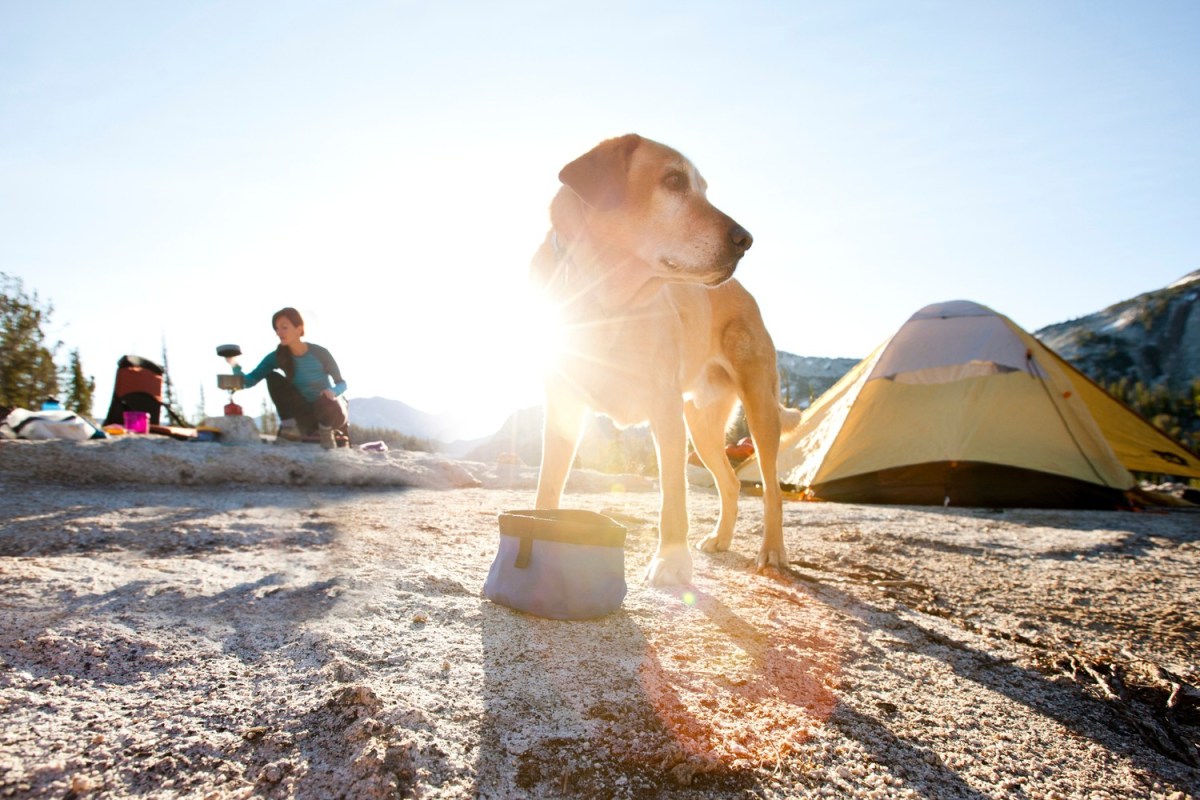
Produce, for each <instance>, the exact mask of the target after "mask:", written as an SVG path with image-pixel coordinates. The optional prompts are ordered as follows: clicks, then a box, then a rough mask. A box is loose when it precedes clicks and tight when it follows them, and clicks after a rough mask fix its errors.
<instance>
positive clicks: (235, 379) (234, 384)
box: [217, 344, 245, 417]
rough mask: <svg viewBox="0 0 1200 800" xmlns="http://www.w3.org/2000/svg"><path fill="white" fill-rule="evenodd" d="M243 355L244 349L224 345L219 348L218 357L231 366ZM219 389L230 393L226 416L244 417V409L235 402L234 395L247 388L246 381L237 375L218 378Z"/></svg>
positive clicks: (234, 345)
mask: <svg viewBox="0 0 1200 800" xmlns="http://www.w3.org/2000/svg"><path fill="white" fill-rule="evenodd" d="M241 354H242V348H240V347H238V346H237V345H236V344H223V345H220V346H219V347H217V355H219V356H220V357H221V358H223V359H225V360H226V361H227V362H229V365H230V366H233V365H234V364H236V363H237V357H238V356H240V355H241ZM217 388H219V389H224V390H225V391H227V392H229V402H228V403H226V404H225V416H227V417H240V416H242V407H241V406H239V405H238V404H237V403H235V402H234V401H233V393H234V392H236V391H237V390H238V389H242V388H245V381H244V380H242V376H241V375H238V374H237V373H231V374H226V375H218V376H217Z"/></svg>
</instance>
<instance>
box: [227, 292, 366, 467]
mask: <svg viewBox="0 0 1200 800" xmlns="http://www.w3.org/2000/svg"><path fill="white" fill-rule="evenodd" d="M271 326H272V327H273V328H274V329H275V335H277V336H278V337H279V347H277V348H275V350H274V351H273V352H271V353H268V354H267V357H266V358H264V359H263V360H262V361H261V362H259V365H258V366H257V367H255V368H254V369H253V370H252V371H251V372H249V373H243V372H242V368H241V366H240V365H238V364H234V365H233V371H234V374H236V375H241V376H242V377H243V379H244V381H245V385H246V387H247V388H249V387H251V386H254V385H255V384H256V383H258V382H259V381H261V380H262V379H263V378H266V380H267V391H268V392H270V394H271V402H273V403H274V404H275V410H276V411H278V412H279V419H280V423H279V435H280V436H281V437H283V438H285V439H299V438H301V437H303V436H312V435H313V434H314V433H315V434H317V436H318V438H319V439H320V442H321V446H322V447H324V448H325V449H326V450H328V449H330V448H332V447H333V446H334V444H335V441H336V439H335V435H334V432H335V431H339V432H341V434H342V437H341V438H342V439H343V443H344V444H345V446H347V447H348V446H349V442H350V440H349V437H348V435H347V431H346V428H347V424H346V423H347V417H346V411H347V408H346V401H345V400H343V399H342V397H341V395H342V394H343V393H344V392H345V391H346V382H345V381H344V380H342V373H341V370H339V369H338V365H337V362H336V361H334V360H333V356H332V355H330V354H329V351H328V350H326V349H325V348H324V347H321V346H320V345H317V344H310V343H308V342H305V341H302V339H301V337H303V336H304V319H303V318H302V317H301V316H300V312H299V311H297V310H296V309H294V308H282V309H280V310H279V311H276V312H275V315H274V316H273V317H271ZM278 370H282V374H281V373H280V372H279V371H278Z"/></svg>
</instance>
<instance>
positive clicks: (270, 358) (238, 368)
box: [233, 350, 278, 389]
mask: <svg viewBox="0 0 1200 800" xmlns="http://www.w3.org/2000/svg"><path fill="white" fill-rule="evenodd" d="M277 366H278V362H277V361H276V359H275V351H274V350H272V351H271V352H269V353H267V355H266V357H265V358H263V360H262V361H260V362H258V366H257V367H255V368H254V369H253V370H251V371H250V372H249V373H244V372H242V365H241V364H234V365H233V374H234V375H241V376H242V381H243V383H244V384H245V386H246V388H247V389H249V388H250V387H251V386H253V385H254V384H256V383H258V382H259V381H261V380H262V379H263V378H265V377H267V373H269V372H273V371H274V370H275V368H276V367H277Z"/></svg>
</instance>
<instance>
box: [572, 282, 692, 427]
mask: <svg viewBox="0 0 1200 800" xmlns="http://www.w3.org/2000/svg"><path fill="white" fill-rule="evenodd" d="M686 334H687V332H686V331H685V328H684V325H683V324H682V323H681V320H680V318H679V315H678V311H677V310H676V309H674V308H672V307H670V306H664V305H661V304H655V305H652V306H651V307H648V308H641V309H632V310H630V311H628V312H627V313H622V314H618V315H613V316H598V315H589V316H587V317H580V318H578V319H576V320H575V323H574V324H572V325H571V326H570V328H569V330H568V334H567V338H566V341H565V342H564V344H565V347H563V348H562V350H561V352H562V354H563V356H564V357H563V358H562V360H561V362H560V365H559V368H560V371H561V375H562V377H564V378H565V384H566V385H568V386H570V387H571V388H572V389H574V390H575V391H577V392H579V393H580V394H582V395H583V397H584V399H585V400H586V402H587V404H588V405H589V406H590V407H591V408H592V409H594V410H595V411H599V412H601V413H603V414H605V415H607V416H609V417H611V418H612V419H613V421H614V422H616V423H618V424H620V425H635V424H638V423H640V422H645V421H646V420H648V419H651V418H652V417H653V416H654V415H655V414H656V413H657V412H660V411H661V410H663V409H664V407H673V406H679V407H680V408H681V407H682V395H683V386H684V381H685V375H684V371H685V364H686V361H687V359H686V357H685V351H686V346H685V337H686Z"/></svg>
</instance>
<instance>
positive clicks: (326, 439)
mask: <svg viewBox="0 0 1200 800" xmlns="http://www.w3.org/2000/svg"><path fill="white" fill-rule="evenodd" d="M317 438H318V439H320V441H321V447H323V448H324V449H326V450H332V449H333V448H334V444H335V442H334V440H333V428H326V427H324V426H322V427H321V428H320V429H319V430H318V431H317Z"/></svg>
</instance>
